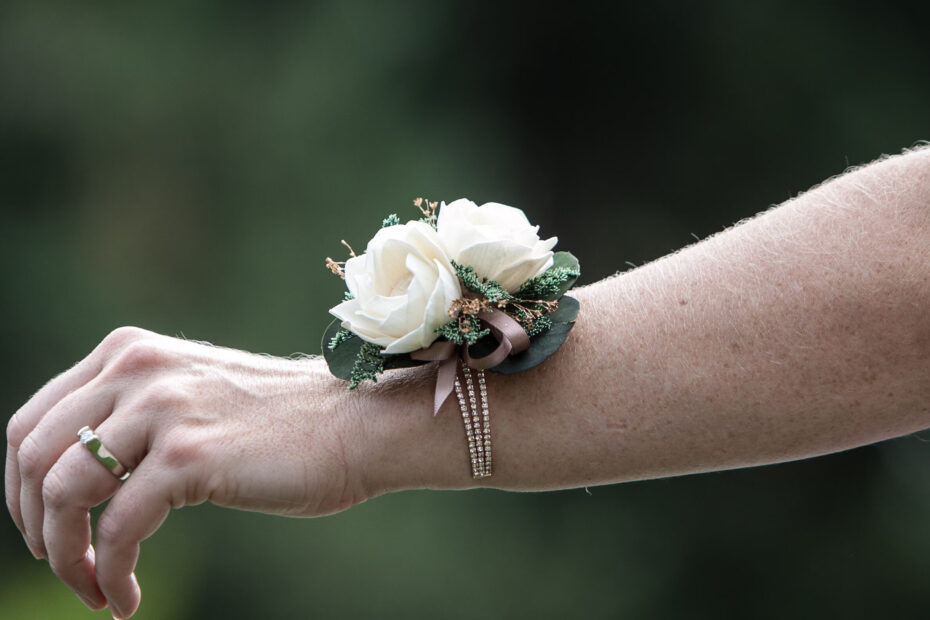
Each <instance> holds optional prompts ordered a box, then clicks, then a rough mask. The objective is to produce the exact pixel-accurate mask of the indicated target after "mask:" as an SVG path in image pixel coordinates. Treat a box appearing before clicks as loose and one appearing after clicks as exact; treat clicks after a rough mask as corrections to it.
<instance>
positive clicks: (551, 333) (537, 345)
mask: <svg viewBox="0 0 930 620" xmlns="http://www.w3.org/2000/svg"><path fill="white" fill-rule="evenodd" d="M578 309H579V304H578V300H577V299H575V298H574V297H568V296H567V295H566V296H564V297H562V299H560V300H559V307H558V309H557V310H556V311H555V312H553V313H552V314H550V315H549V316H547V317H544V318H545V319H546V320H548V321H551V326H550V327H549V328H547V329H546V330H545V331H541V332H539V333H538V334H536V335H533V336H531V339H530V348H529V349H527V350H526V351H524V352H523V353H519V354H517V355H511V356H510V357H508V358H507V359H505V360H504V361H503V362H501V363H500V364H498V365H497V366H495V367H494V368H492V369H491V370H493V371H494V372H497V373H500V374H504V375H512V374H514V373H518V372H522V371H524V370H529V369H530V368H533V367H534V366H538V365H539V364H541V363H543V362H544V361H546V359H547V358H548V357H549V356H550V355H552V354H553V353H555V352H556V351H557V350H558V349H559V347H560V346H562V343H563V342H565V339H566V338H568V333H569V332H570V331H571V329H572V327H573V326H574V324H575V317H576V316H578Z"/></svg>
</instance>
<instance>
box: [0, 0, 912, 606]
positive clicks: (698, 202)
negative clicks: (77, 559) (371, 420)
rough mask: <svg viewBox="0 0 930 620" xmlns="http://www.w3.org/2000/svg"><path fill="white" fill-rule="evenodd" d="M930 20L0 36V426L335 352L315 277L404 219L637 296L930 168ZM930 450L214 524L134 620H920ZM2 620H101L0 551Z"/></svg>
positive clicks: (329, 283)
mask: <svg viewBox="0 0 930 620" xmlns="http://www.w3.org/2000/svg"><path fill="white" fill-rule="evenodd" d="M928 23H930V10H928V4H927V3H925V2H913V3H871V4H870V5H868V6H856V5H853V4H851V3H839V2H837V3H822V2H769V1H759V2H737V1H732V2H706V3H690V2H671V1H666V2H654V3H627V2H613V3H607V2H598V3H593V2H592V3H564V2H562V3H502V2H498V3H477V2H445V1H433V2H425V1H423V2H390V3H388V2H374V1H372V2H337V1H329V2H312V3H307V2H305V3H301V2H280V1H278V2H264V3H257V2H241V1H240V2H233V1H228V0H227V1H225V2H196V3H194V2H180V1H176V0H168V1H165V2H159V3H128V4H127V3H123V4H113V3H107V5H106V6H102V5H99V4H93V5H88V4H87V3H58V4H50V3H45V2H32V1H26V0H6V1H5V2H3V3H2V4H0V274H2V287H0V317H2V320H0V333H2V340H0V372H2V382H0V386H2V389H0V406H2V407H3V408H4V410H5V411H6V412H7V414H6V415H11V414H12V413H13V412H14V411H15V410H16V408H17V407H18V406H19V405H20V404H22V403H23V402H24V401H25V400H26V399H28V397H29V396H30V395H31V394H32V393H33V392H34V391H35V390H36V389H38V388H39V386H40V385H41V384H43V383H44V382H45V381H46V380H47V379H48V378H50V377H51V376H52V375H54V374H56V373H58V372H60V371H61V370H63V369H64V368H66V367H68V366H69V365H71V364H72V363H73V362H75V361H76V360H77V359H79V358H81V357H83V356H84V355H85V354H86V353H87V352H89V351H90V350H91V348H92V347H93V346H94V345H95V344H96V343H97V342H98V341H99V340H100V339H101V338H102V337H103V336H105V335H106V333H107V332H108V331H109V330H111V329H112V328H114V327H117V326H119V325H123V324H132V325H139V326H143V327H146V328H149V329H152V330H155V331H158V332H162V333H166V334H174V335H180V334H183V335H185V336H186V337H189V338H195V339H201V340H209V341H212V342H216V343H220V344H224V345H228V346H233V347H239V348H244V349H248V350H251V351H263V352H267V353H271V354H278V355H287V354H290V353H293V352H297V351H300V352H307V353H314V352H319V335H320V334H321V332H322V330H323V328H324V327H325V325H326V323H327V322H328V317H327V309H328V308H329V307H330V306H331V305H332V304H333V303H334V300H336V299H337V298H338V297H339V296H340V294H341V292H340V291H341V287H342V285H341V282H340V281H338V280H337V279H336V278H333V277H332V276H331V275H330V274H329V273H328V272H327V271H326V270H325V269H324V268H323V266H322V259H323V257H325V256H327V255H333V256H336V255H339V256H341V255H342V254H343V252H342V249H341V246H340V245H339V240H340V239H341V238H345V239H347V240H349V241H350V243H354V244H355V245H356V247H358V246H363V245H364V243H365V241H366V240H367V239H368V238H369V237H370V236H371V234H372V233H373V232H374V231H375V230H376V229H377V227H378V226H379V224H380V221H381V218H382V217H384V216H385V215H387V214H388V213H391V212H397V213H400V214H401V215H402V216H407V217H413V216H414V215H415V213H414V211H413V210H412V207H410V206H409V205H410V200H411V199H412V198H414V197H415V196H420V195H424V196H428V197H431V198H433V199H446V200H451V199H454V198H458V197H462V196H466V197H469V198H471V199H473V200H476V201H478V202H479V203H480V202H485V201H491V200H493V201H499V202H504V203H508V204H513V205H516V206H520V207H522V208H524V209H525V210H526V211H527V213H528V214H529V216H530V218H531V219H532V220H533V221H534V222H536V223H539V224H541V226H542V232H543V233H544V234H546V235H552V234H557V235H558V236H559V237H560V238H561V246H560V247H563V248H567V249H571V250H572V251H574V252H575V253H576V254H577V255H578V256H579V257H580V258H581V261H582V264H583V266H584V268H585V273H584V276H583V282H592V281H595V280H597V279H599V278H601V277H604V276H607V275H609V274H612V273H614V272H615V271H617V270H625V269H628V268H630V267H631V266H633V265H639V264H642V263H643V262H646V261H649V260H651V259H654V258H657V257H659V256H661V255H663V254H665V253H667V252H669V251H671V250H673V249H676V248H680V247H682V246H684V245H687V244H689V243H691V242H693V241H694V239H695V237H698V238H701V237H705V236H707V235H709V234H712V233H714V232H716V231H718V230H720V229H722V228H724V227H726V226H728V225H730V224H732V223H734V222H736V221H738V220H740V219H742V218H745V217H749V216H751V215H753V214H754V213H756V212H758V211H760V210H762V209H765V208H767V207H768V206H770V205H772V204H776V203H779V202H782V201H784V200H786V199H788V198H790V197H792V196H794V195H797V194H798V193H799V192H802V191H804V190H805V189H807V188H809V187H810V186H812V185H813V184H815V183H817V182H818V181H820V180H822V179H824V178H826V177H829V176H831V175H835V174H837V173H840V172H842V171H843V170H844V169H845V168H846V167H847V165H854V164H858V163H863V162H867V161H869V160H871V159H874V158H876V157H878V156H879V155H881V154H882V153H895V152H898V151H899V150H900V149H901V148H903V147H908V146H911V145H913V144H914V143H915V142H916V141H918V140H921V139H928V138H930V79H928V76H930V70H928V69H930V39H928V37H927V36H926V33H927V24H928ZM928 522H930V445H928V444H927V443H926V442H925V441H923V440H922V439H921V437H920V436H911V437H906V438H902V439H899V440H895V441H891V442H886V443H883V444H880V445H876V446H871V447H866V448H862V449H859V450H854V451H851V452H847V453H843V454H838V455H833V456H828V457H823V458H819V459H813V460H809V461H804V462H798V463H793V464H786V465H778V466H772V467H765V468H758V469H752V470H742V471H732V472H722V473H716V474H708V475H701V476H691V477H685V478H679V479H670V480H658V481H650V482H640V483H634V484H625V485H617V486H612V487H600V488H593V489H590V490H588V491H585V490H581V489H580V490H570V491H564V492H559V493H546V494H509V493H502V492H495V491H474V492H464V493H440V492H408V493H402V494H397V495H393V496H389V497H384V498H380V499H377V500H374V501H371V502H368V503H366V504H364V505H362V506H359V507H357V508H354V509H352V510H350V511H349V512H347V513H344V514H342V515H338V516H334V517H328V518H324V519H315V520H288V519H283V518H277V517H268V516H264V515H258V514H250V513H242V512H234V511H229V510H221V509H217V508H214V507H211V506H201V507H197V508H187V509H184V510H181V511H178V512H176V513H174V514H173V515H172V516H171V517H170V518H169V520H168V521H167V523H166V524H165V526H164V527H163V528H162V529H161V530H160V531H159V532H158V533H157V534H156V535H155V536H154V537H152V538H151V539H150V540H149V541H148V542H146V543H145V545H144V546H143V557H142V560H141V564H140V566H139V570H138V574H139V578H140V581H141V583H142V585H143V590H144V598H143V603H142V607H141V610H140V612H139V614H138V617H139V618H156V619H160V618H176V619H184V618H285V617H287V618H290V617H297V618H303V617H315V618H369V617H404V618H470V617H485V618H538V617H542V618H583V617H584V618H587V617H594V618H617V617H626V618H723V617H732V618H798V617H804V618H812V617H826V618H835V617H843V618H875V617H887V618H892V617H893V618H905V617H926V613H927V612H926V610H927V608H928V604H930V588H928V584H930V526H928ZM0 558H2V560H0V617H2V618H11V619H14V618H15V619H20V618H42V619H44V618H68V619H71V618H84V617H88V618H89V617H105V616H106V612H100V613H97V614H93V613H91V612H87V611H85V610H84V608H83V607H82V606H81V605H80V603H79V602H78V601H77V599H75V598H74V597H73V596H72V595H71V594H70V592H69V591H67V590H66V589H65V588H64V587H63V586H61V585H60V584H59V583H58V582H57V580H56V579H55V578H54V577H53V575H52V574H51V572H50V571H49V570H48V567H47V564H46V563H44V562H36V561H35V560H33V559H32V558H31V556H30V555H29V554H28V552H27V550H26V548H25V546H24V545H23V544H22V541H21V539H20V537H19V535H18V533H17V531H16V529H15V528H14V526H13V523H12V521H11V520H10V519H8V518H2V519H0Z"/></svg>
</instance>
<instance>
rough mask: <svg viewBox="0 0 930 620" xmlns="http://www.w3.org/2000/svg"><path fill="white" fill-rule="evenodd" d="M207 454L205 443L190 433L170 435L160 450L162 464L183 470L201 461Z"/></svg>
mask: <svg viewBox="0 0 930 620" xmlns="http://www.w3.org/2000/svg"><path fill="white" fill-rule="evenodd" d="M206 453H207V447H206V445H205V443H204V442H203V441H202V440H200V439H197V438H196V437H193V436H192V434H190V433H180V432H177V433H172V434H170V435H168V436H167V437H166V441H165V444H164V446H163V447H162V450H161V460H162V462H163V463H164V464H165V465H166V466H167V467H170V468H174V469H183V468H185V467H187V466H189V465H191V464H193V463H198V462H200V461H202V460H203V459H204V457H205V455H206Z"/></svg>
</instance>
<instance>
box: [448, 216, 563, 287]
mask: <svg viewBox="0 0 930 620" xmlns="http://www.w3.org/2000/svg"><path fill="white" fill-rule="evenodd" d="M436 225H437V229H438V233H439V238H440V239H441V240H442V244H443V246H444V247H445V248H446V251H447V252H448V253H449V257H450V258H451V259H452V260H454V261H455V262H456V263H458V264H460V265H468V266H471V267H474V269H475V273H476V274H478V275H479V276H482V277H485V278H488V279H490V280H494V281H495V282H497V283H498V284H500V285H501V286H502V287H504V288H505V289H506V290H507V291H508V292H510V293H515V292H517V290H519V288H520V286H521V285H522V284H523V283H524V282H526V281H527V280H529V279H531V278H535V277H536V276H538V275H539V274H541V273H542V272H544V271H545V270H546V269H548V268H549V267H551V266H552V248H553V247H554V246H555V244H556V242H557V241H558V238H556V237H552V238H551V239H546V240H545V241H541V240H540V239H539V235H538V234H537V233H538V231H539V226H532V225H530V222H529V220H527V219H526V215H524V214H523V211H521V210H520V209H516V208H514V207H508V206H507V205H502V204H498V203H496V202H489V203H487V204H485V205H483V206H480V207H479V206H477V205H476V204H475V203H473V202H472V201H470V200H466V199H465V198H461V199H459V200H456V201H454V202H450V203H449V204H443V205H442V206H441V207H440V209H439V219H438V221H437V224H436Z"/></svg>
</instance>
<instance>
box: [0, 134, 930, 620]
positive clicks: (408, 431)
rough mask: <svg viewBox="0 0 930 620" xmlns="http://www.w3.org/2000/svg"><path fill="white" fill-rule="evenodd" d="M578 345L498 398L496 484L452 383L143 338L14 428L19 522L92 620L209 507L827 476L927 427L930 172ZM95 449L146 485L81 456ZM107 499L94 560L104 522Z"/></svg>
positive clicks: (658, 291) (47, 393)
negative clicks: (86, 438)
mask: <svg viewBox="0 0 930 620" xmlns="http://www.w3.org/2000/svg"><path fill="white" fill-rule="evenodd" d="M573 294H574V295H575V296H576V297H577V298H578V299H579V300H580V301H581V313H580V314H579V317H578V320H577V323H576V327H575V329H574V330H573V331H572V334H571V337H570V338H569V339H568V341H567V342H566V344H565V345H564V346H563V347H562V349H560V350H559V352H558V353H557V354H556V355H555V356H553V357H552V358H551V359H550V360H549V361H547V362H546V363H545V364H543V365H542V366H539V367H537V368H536V369H533V370H531V371H528V372H525V373H523V374H520V375H515V376H510V377H501V376H495V375H493V373H491V374H489V375H488V384H489V385H488V393H489V400H490V404H491V412H492V425H493V429H494V430H493V432H494V446H493V447H494V463H495V473H494V476H493V477H491V478H489V479H486V480H482V481H480V482H476V481H474V480H472V479H471V475H470V468H469V466H468V462H467V458H466V451H465V447H464V433H463V430H462V427H461V421H460V414H459V413H458V410H457V405H456V404H455V403H454V399H453V400H452V401H450V402H448V403H447V404H446V405H445V406H444V407H443V410H442V411H441V412H440V414H439V415H438V416H437V417H435V418H434V417H432V416H431V415H430V411H431V403H432V381H433V376H434V375H433V372H434V369H433V368H431V367H421V368H417V369H410V370H405V371H394V372H392V373H389V376H387V377H385V379H384V380H383V381H382V382H381V383H379V384H377V385H374V386H370V385H366V386H363V387H360V388H359V389H358V390H356V391H354V392H349V391H348V390H346V389H345V387H346V386H345V384H344V383H343V382H341V381H339V380H336V379H334V378H332V377H331V376H330V375H329V373H328V372H327V370H326V367H325V363H324V362H322V361H321V360H319V359H302V360H286V359H277V358H271V357H267V356H259V355H253V354H250V353H246V352H243V351H237V350H232V349H226V348H222V347H215V346H211V345H206V344H203V343H197V342H191V341H186V340H179V339H175V338H170V337H166V336H162V335H158V334H154V333H152V332H148V331H145V330H141V329H137V328H132V327H128V328H120V329H117V330H115V331H114V332H112V333H111V334H110V335H108V336H107V337H106V338H105V339H104V340H103V341H102V342H101V343H100V345H98V346H97V348H96V349H94V351H93V352H91V353H90V355H88V356H87V357H86V358H85V359H83V360H82V361H80V362H79V363H78V364H77V365H75V366H74V367H73V368H71V369H70V370H68V371H66V372H65V373H63V374H61V375H59V376H58V377H56V378H54V379H53V380H52V381H50V382H49V383H48V384H46V385H45V386H44V387H43V388H42V389H41V390H39V392H38V393H36V394H35V396H33V397H32V398H31V399H30V400H29V401H28V402H27V403H26V404H24V405H23V406H22V407H21V408H20V409H19V411H17V412H16V414H15V415H14V416H13V418H12V419H11V420H10V422H9V425H8V429H7V441H8V444H7V461H6V500H7V505H8V507H9V511H10V514H11V515H12V517H13V520H14V521H15V522H16V525H17V527H18V528H19V529H20V530H21V531H22V532H23V536H24V538H25V540H26V543H27V545H28V546H29V548H30V550H31V551H32V552H33V553H34V554H35V555H36V556H37V557H45V558H47V559H48V561H49V565H50V566H51V568H52V570H53V571H54V572H55V574H56V575H58V577H59V578H61V580H62V581H63V582H64V583H65V584H66V585H68V586H69V587H70V588H72V589H73V590H74V591H75V593H77V595H78V596H79V597H80V598H81V600H82V601H84V603H85V604H86V605H87V606H88V607H91V608H93V609H100V608H103V607H104V606H107V605H109V607H110V609H111V611H112V613H113V614H114V615H115V616H117V617H128V616H130V615H132V614H133V613H134V612H135V610H136V609H137V607H138V605H139V601H140V596H141V593H140V590H139V586H138V584H137V582H136V581H135V577H134V576H133V569H134V567H135V564H136V561H137V559H138V555H139V543H140V542H141V541H142V540H143V539H145V538H146V537H148V536H150V535H151V534H152V533H153V532H154V531H155V530H156V529H157V528H158V527H159V526H160V525H161V523H162V522H163V521H164V519H165V517H166V516H167V514H168V512H169V511H170V510H171V509H172V508H179V507H181V506H187V505H193V504H199V503H202V502H205V501H210V502H213V503H215V504H218V505H222V506H229V507H233V508H240V509H246V510H258V511H262V512H268V513H277V514H282V515H291V516H315V515H323V514H329V513H333V512H337V511H340V510H344V509H346V508H348V507H350V506H352V505H355V504H357V503H359V502H362V501H364V500H366V499H368V498H371V497H375V496H378V495H381V494H384V493H388V492H391V491H397V490H403V489H415V488H444V489H465V488H471V487H475V486H478V485H479V484H481V485H486V486H494V487H497V488H501V489H511V490H544V489H559V488H568V487H575V486H581V485H595V484H607V483H614V482H621V481H626V480H635V479H643V478H652V477H659V476H672V475H681V474H686V473H695V472H702V471H710V470H718V469H726V468H734V467H746V466H752V465H760V464H764V463H774V462H780V461H786V460H792V459H799V458H805V457H810V456H814V455H820V454H825V453H829V452H835V451H839V450H844V449H848V448H852V447H855V446H859V445H863V444H867V443H872V442H875V441H879V440H883V439H887V438H890V437H896V436H899V435H903V434H907V433H911V432H914V431H917V430H920V429H923V428H926V427H928V426H930V319H928V316H930V313H927V312H926V309H927V308H928V307H930V149H919V150H915V151H911V152H908V153H905V154H903V155H900V156H896V157H892V158H888V159H884V160H881V161H879V162H876V163H874V164H871V165H869V166H866V167H864V168H860V169H858V170H856V171H853V172H850V173H847V174H846V175H844V176H842V177H839V178H837V179H834V180H832V181H829V182H827V183H825V184H824V185H822V186H820V187H818V188H816V189H814V190H811V191H809V192H807V193H806V194H804V195H802V196H800V197H798V198H796V199H794V200H791V201H789V202H787V203H786V204H784V205H782V206H780V207H777V208H774V209H771V210H769V211H767V212H765V213H764V214H761V215H760V216H757V217H756V218H754V219H752V220H750V221H747V222H744V223H741V224H739V225H737V226H735V227H733V228H731V229H729V230H727V231H725V232H723V233H720V234H718V235H716V236H715V237H712V238H710V239H707V240H705V241H703V242H701V243H698V244H695V245H693V246H691V247H689V248H686V249H684V250H682V251H680V252H677V253H675V254H673V255H670V256H667V257H665V258H662V259H660V260H658V261H655V262H653V263H651V264H649V265H646V266H644V267H641V268H639V269H636V270H634V271H631V272H629V273H626V274H623V275H622V276H617V277H613V278H608V279H607V280H603V281H601V282H598V283H596V284H594V285H591V286H588V287H585V288H582V289H578V290H576V291H574V292H573ZM85 425H86V426H90V427H91V428H94V429H96V431H97V433H98V434H99V435H100V436H101V437H102V438H103V440H104V442H105V444H106V446H107V447H108V448H109V450H110V451H111V452H112V453H113V454H114V455H116V456H117V457H118V458H119V459H120V460H121V461H122V462H123V463H124V464H125V465H127V466H129V467H130V468H132V469H133V470H134V471H133V474H132V476H131V477H130V478H129V479H128V480H127V481H126V482H125V483H123V484H120V483H119V481H118V480H117V479H116V478H115V477H114V476H113V475H112V474H111V473H110V472H109V471H108V470H106V469H105V468H104V467H103V466H101V464H100V463H98V462H97V461H95V460H94V459H93V457H92V456H91V455H90V454H89V452H88V451H87V450H85V449H84V448H83V447H82V446H81V445H80V444H78V443H76V437H75V433H76V431H77V429H79V428H80V427H82V426H85ZM107 499H110V503H109V504H108V506H107V508H106V509H105V510H104V512H103V514H102V515H101V517H100V519H99V522H98V524H97V532H96V544H95V545H94V546H93V547H91V546H90V543H91V529H90V520H89V515H88V509H89V508H90V507H92V506H95V505H97V504H100V503H102V502H103V501H105V500H107Z"/></svg>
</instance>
